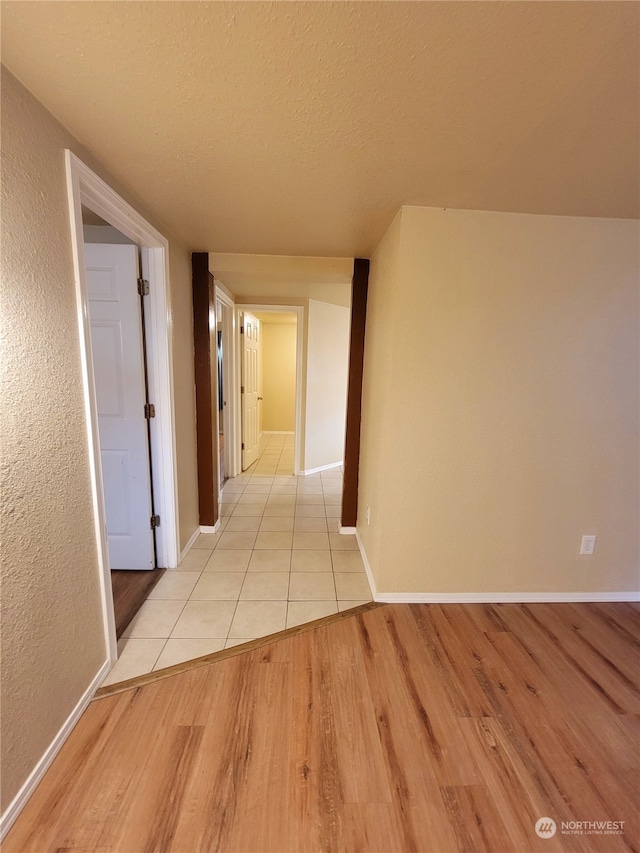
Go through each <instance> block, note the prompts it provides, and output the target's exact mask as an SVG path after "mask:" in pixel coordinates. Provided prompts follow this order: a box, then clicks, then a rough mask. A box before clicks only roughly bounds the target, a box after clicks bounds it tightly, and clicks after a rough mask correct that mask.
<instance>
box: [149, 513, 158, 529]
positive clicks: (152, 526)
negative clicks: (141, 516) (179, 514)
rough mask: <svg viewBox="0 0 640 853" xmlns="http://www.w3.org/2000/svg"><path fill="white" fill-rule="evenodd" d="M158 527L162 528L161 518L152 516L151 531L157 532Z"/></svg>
mask: <svg viewBox="0 0 640 853" xmlns="http://www.w3.org/2000/svg"><path fill="white" fill-rule="evenodd" d="M156 527H160V516H159V515H152V516H151V529H152V530H155V529H156Z"/></svg>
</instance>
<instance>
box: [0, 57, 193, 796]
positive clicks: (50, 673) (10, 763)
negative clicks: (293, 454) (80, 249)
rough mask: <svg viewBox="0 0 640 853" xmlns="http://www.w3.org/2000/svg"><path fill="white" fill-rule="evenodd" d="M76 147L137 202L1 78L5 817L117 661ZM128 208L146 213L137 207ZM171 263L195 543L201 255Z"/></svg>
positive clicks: (183, 492) (183, 517)
mask: <svg viewBox="0 0 640 853" xmlns="http://www.w3.org/2000/svg"><path fill="white" fill-rule="evenodd" d="M67 147H68V148H71V149H72V150H74V151H75V153H76V154H78V156H79V157H80V158H81V159H83V160H84V161H85V162H86V163H87V164H88V165H89V166H91V168H93V169H95V170H96V171H97V172H98V173H100V174H101V175H102V177H104V178H105V179H106V180H107V181H108V182H109V183H110V184H111V185H112V186H113V187H114V189H116V190H117V191H119V192H121V193H122V194H123V195H125V197H127V194H126V193H125V192H123V189H122V187H119V186H118V184H117V183H116V182H115V181H113V180H111V178H110V176H109V175H106V174H105V173H104V170H102V169H100V167H99V166H98V164H96V163H95V162H93V161H92V159H91V158H90V156H89V155H88V154H87V152H85V151H84V150H83V149H82V147H81V146H80V145H79V144H78V143H77V141H76V140H75V139H73V138H72V137H71V136H70V135H69V134H68V133H67V132H66V131H65V130H64V128H63V127H61V126H60V125H59V124H58V123H57V122H56V121H55V120H54V119H53V118H52V117H51V115H50V114H49V113H47V112H46V111H45V110H44V108H43V107H42V106H41V105H40V104H39V103H38V102H37V101H35V100H34V99H33V98H32V97H31V95H30V94H29V93H28V92H27V91H26V90H25V89H24V88H23V87H22V86H21V85H20V84H19V83H18V82H17V81H16V80H15V79H14V78H13V77H12V76H11V75H10V74H8V73H5V72H4V69H3V74H2V156H3V169H2V228H3V239H2V266H3V269H2V300H1V311H2V328H3V335H4V339H3V343H2V359H1V363H2V393H3V395H4V399H3V402H2V421H3V423H2V433H3V439H2V470H3V488H2V538H3V546H2V555H3V560H2V693H3V695H2V809H3V811H4V809H5V808H6V807H7V805H8V804H9V803H10V802H11V800H12V799H13V797H14V796H15V795H16V793H17V791H18V790H19V788H20V787H21V785H22V784H23V783H24V782H25V780H26V778H27V776H28V775H29V773H30V772H31V771H32V770H33V768H34V766H35V765H36V763H37V762H38V761H39V759H40V758H41V756H42V755H43V753H44V752H45V750H46V749H47V748H48V746H49V745H50V743H51V741H52V739H53V738H54V737H55V735H56V734H57V732H58V731H59V729H60V727H61V726H62V724H63V723H64V721H65V720H66V718H67V717H68V715H69V714H70V713H71V711H72V709H73V708H74V706H75V705H76V703H77V702H78V701H79V699H80V698H81V696H82V695H83V694H84V692H85V691H86V690H87V688H88V686H89V685H90V683H91V681H92V679H93V678H94V676H95V675H96V673H97V672H98V670H99V668H100V666H101V664H102V663H103V662H104V661H105V659H106V652H105V647H104V632H103V627H102V613H101V604H100V592H99V578H98V566H97V556H96V553H97V549H96V542H95V539H94V533H93V531H94V522H93V515H92V509H91V507H92V501H91V489H90V474H89V462H88V450H87V446H88V443H87V430H86V424H85V415H84V405H83V392H82V378H81V372H80V345H79V335H78V327H77V320H76V300H75V287H74V274H73V265H72V252H71V239H70V226H69V213H68V205H67V196H66V178H65V166H64V149H65V148H67ZM128 200H129V201H131V202H132V203H133V204H134V206H136V207H137V208H138V209H139V210H140V212H141V213H143V214H145V211H144V209H143V208H141V207H140V206H139V205H138V204H136V202H135V200H134V199H131V197H130V196H129V197H128ZM147 215H148V214H147ZM154 224H156V227H158V228H159V229H160V230H162V226H161V225H159V224H157V223H154ZM165 233H166V232H165ZM170 263H171V268H170V272H171V288H172V290H171V310H172V323H173V333H174V339H173V346H174V355H175V364H174V379H175V386H176V427H177V445H178V487H179V500H180V530H181V539H182V542H183V543H184V542H185V537H186V535H187V533H189V535H190V533H191V532H192V531H193V530H194V529H195V526H196V525H197V492H196V468H195V439H194V435H195V428H194V400H193V396H194V395H193V375H192V363H193V360H192V356H191V353H192V342H191V340H192V336H191V325H192V321H191V297H190V261H189V253H188V252H187V250H186V249H185V248H184V247H182V246H180V245H179V244H177V243H176V242H175V241H172V242H171V244H170Z"/></svg>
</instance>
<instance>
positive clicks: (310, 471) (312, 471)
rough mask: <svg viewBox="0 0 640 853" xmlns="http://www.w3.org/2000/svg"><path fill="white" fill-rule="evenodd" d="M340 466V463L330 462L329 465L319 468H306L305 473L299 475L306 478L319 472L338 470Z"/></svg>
mask: <svg viewBox="0 0 640 853" xmlns="http://www.w3.org/2000/svg"><path fill="white" fill-rule="evenodd" d="M342 464H343V462H342V461H340V462H332V463H331V464H330V465H320V467H319V468H307V470H306V471H301V472H300V473H301V474H302V475H303V476H305V477H306V476H307V475H309V474H319V473H320V472H321V471H330V470H331V469H332V468H339V467H340V466H341V465H342Z"/></svg>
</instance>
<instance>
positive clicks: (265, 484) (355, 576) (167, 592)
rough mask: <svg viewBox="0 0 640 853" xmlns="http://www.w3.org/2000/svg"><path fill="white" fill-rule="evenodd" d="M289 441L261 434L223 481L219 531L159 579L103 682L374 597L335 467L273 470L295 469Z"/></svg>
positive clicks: (197, 544) (203, 537)
mask: <svg viewBox="0 0 640 853" xmlns="http://www.w3.org/2000/svg"><path fill="white" fill-rule="evenodd" d="M292 439H293V437H292V436H284V435H270V436H265V437H264V438H263V440H262V441H261V448H260V449H261V453H260V457H259V459H258V461H257V462H256V463H255V465H253V466H252V468H251V469H249V470H248V471H246V472H245V473H244V474H242V475H240V476H239V477H236V478H235V479H232V480H228V481H227V482H226V484H225V486H224V489H223V502H222V504H221V509H220V515H221V522H222V523H221V531H220V532H219V533H215V534H202V535H200V537H199V538H198V539H197V541H196V542H195V544H194V546H193V547H192V548H191V550H190V551H189V552H188V553H187V554H186V556H185V557H184V559H183V560H182V562H181V564H180V566H179V567H178V569H177V570H174V571H168V572H167V573H166V574H165V575H164V577H162V578H161V580H160V581H159V582H158V584H157V585H156V586H155V588H154V589H153V590H152V592H151V593H150V595H149V597H148V599H147V600H146V601H145V603H144V604H143V605H142V608H141V609H140V611H139V612H138V614H137V615H136V616H135V618H134V619H133V620H132V622H131V623H130V624H129V626H128V627H127V628H126V629H125V631H124V634H123V636H122V638H121V639H120V640H119V642H118V653H119V657H118V661H117V663H116V664H115V666H114V667H113V669H112V670H111V672H110V673H109V676H108V677H107V679H106V680H105V682H104V684H105V685H109V684H114V683H117V682H119V681H123V680H125V679H128V678H134V677H135V676H137V675H142V674H144V673H146V672H151V671H153V670H157V669H162V668H163V667H167V666H173V665H174V664H177V663H180V662H182V661H185V660H189V659H191V658H196V657H199V656H201V655H206V654H210V653H211V652H217V651H220V650H221V649H224V648H229V647H231V646H234V645H238V644H239V643H245V642H247V641H249V640H253V639H256V638H258V637H264V636H267V635H268V634H273V633H275V632H276V631H282V630H284V629H285V628H291V627H293V626H295V625H299V624H302V623H304V622H311V621H312V620H314V619H319V618H320V617H322V616H328V615H330V614H332V613H337V612H338V610H346V609H348V608H350V607H355V606H357V605H358V604H362V603H364V602H366V601H370V600H371V590H370V588H369V584H368V581H367V577H366V574H365V572H364V566H363V563H362V558H361V557H360V552H359V550H358V545H357V543H356V540H355V536H351V535H343V534H341V533H339V525H340V504H341V496H342V472H341V470H340V469H339V468H335V469H330V470H328V471H324V472H322V473H319V474H311V475H309V476H306V477H304V476H301V477H294V476H287V475H283V474H282V473H280V474H279V473H278V471H280V472H282V471H283V470H284V471H290V470H292V464H293V440H292ZM289 454H291V456H290V457H289Z"/></svg>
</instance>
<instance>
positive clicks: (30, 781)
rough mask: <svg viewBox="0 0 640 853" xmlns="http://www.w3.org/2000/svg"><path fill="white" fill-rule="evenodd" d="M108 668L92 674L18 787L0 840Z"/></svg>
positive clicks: (1, 819) (1, 826)
mask: <svg viewBox="0 0 640 853" xmlns="http://www.w3.org/2000/svg"><path fill="white" fill-rule="evenodd" d="M110 669H111V664H110V663H109V661H105V662H104V663H103V664H102V666H101V667H100V669H99V670H98V672H97V674H96V675H95V676H94V678H93V681H92V682H91V684H90V685H89V687H87V689H86V690H85V692H84V693H83V694H82V696H81V698H80V701H79V702H78V704H77V705H76V706H75V708H74V709H73V711H72V712H71V713H70V714H69V716H68V717H67V719H66V721H65V722H64V724H63V726H62V728H61V729H60V731H59V732H58V734H57V735H56V736H55V737H54V739H53V740H52V741H51V743H50V744H49V746H48V747H47V749H46V751H45V753H44V755H43V756H42V758H41V759H40V760H39V761H38V763H37V764H36V766H35V767H34V768H33V770H32V771H31V773H30V774H29V776H28V777H27V780H26V782H25V783H24V785H23V786H22V787H21V788H20V790H19V791H18V793H17V794H16V796H15V797H14V799H13V801H12V802H11V803H10V804H9V806H8V807H7V810H6V811H5V812H4V814H3V815H2V816H1V817H0V841H2V839H3V838H4V837H5V835H6V834H7V832H8V831H9V830H10V829H11V827H12V826H13V823H14V822H15V820H16V818H17V817H18V815H19V814H20V812H21V811H22V809H23V808H24V807H25V805H26V804H27V800H28V799H29V797H30V796H31V794H33V792H34V790H35V788H36V786H37V785H38V784H39V782H40V781H41V779H42V777H43V776H44V774H45V773H46V772H47V770H48V768H49V766H50V764H51V762H52V761H53V759H54V758H55V757H56V755H57V754H58V752H59V751H60V749H61V747H62V745H63V744H64V742H65V741H66V739H67V738H68V737H69V735H70V734H71V732H72V731H73V728H74V726H75V725H76V723H77V722H78V720H79V719H80V717H81V716H82V713H83V712H84V710H85V708H86V707H87V705H88V704H89V702H91V700H92V699H93V694H94V693H95V692H96V690H97V689H98V687H100V685H101V684H102V682H103V681H104V679H105V678H106V677H107V675H108V673H109V670H110Z"/></svg>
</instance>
